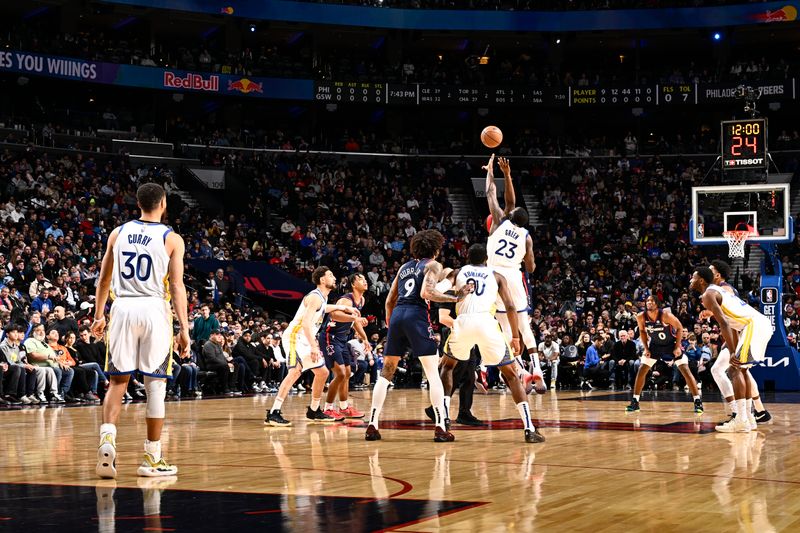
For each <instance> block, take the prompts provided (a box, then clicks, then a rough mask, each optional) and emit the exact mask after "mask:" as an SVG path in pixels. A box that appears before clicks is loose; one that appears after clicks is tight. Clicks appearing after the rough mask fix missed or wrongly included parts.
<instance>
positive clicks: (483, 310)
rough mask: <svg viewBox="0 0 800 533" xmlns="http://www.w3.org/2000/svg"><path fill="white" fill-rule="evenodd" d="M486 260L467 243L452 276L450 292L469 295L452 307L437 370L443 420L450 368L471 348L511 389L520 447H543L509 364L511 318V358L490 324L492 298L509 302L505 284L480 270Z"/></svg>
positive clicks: (513, 325) (513, 318)
mask: <svg viewBox="0 0 800 533" xmlns="http://www.w3.org/2000/svg"><path fill="white" fill-rule="evenodd" d="M486 259H487V258H486V247H485V246H483V245H482V244H473V245H472V246H470V248H469V251H468V252H467V261H468V263H469V264H467V265H466V266H464V267H462V268H461V269H460V270H459V271H458V273H457V274H456V284H455V288H456V290H460V289H461V288H463V287H464V286H465V285H472V292H471V293H469V294H467V295H466V296H465V297H464V299H463V300H462V301H461V302H459V303H457V304H456V319H455V322H454V323H453V330H452V332H451V333H450V337H449V338H448V339H447V343H446V344H445V351H444V352H445V353H444V355H445V357H444V359H443V360H442V366H441V369H440V375H441V378H442V383H443V385H444V394H445V416H446V417H447V418H449V417H450V412H449V411H450V402H449V398H450V395H451V394H452V392H453V390H452V389H453V368H454V367H455V366H456V363H457V362H458V361H466V360H468V359H469V354H470V351H471V350H472V347H473V346H475V345H477V346H478V349H479V350H480V352H481V362H482V363H483V364H484V365H487V366H497V367H498V368H499V369H500V372H501V374H502V375H503V377H504V378H505V380H506V383H507V384H508V388H509V389H510V390H511V395H512V397H513V398H514V402H515V403H516V404H517V409H518V410H519V414H520V417H521V418H522V423H523V424H524V429H525V442H532V443H535V442H544V436H542V434H541V433H539V430H538V429H536V427H535V426H534V425H533V419H532V418H531V409H530V405H528V398H527V395H526V394H525V388H524V386H523V384H522V381H521V380H520V378H519V376H518V375H517V370H516V364H515V363H516V361H515V359H514V356H515V355H517V354H519V351H520V347H519V325H518V322H517V318H518V317H517V314H516V313H511V314H510V315H509V316H508V321H509V326H510V329H511V332H512V336H511V346H512V347H513V350H514V352H513V354H512V352H511V348H510V347H509V345H508V343H507V342H506V338H505V336H504V335H503V332H502V331H501V330H500V325H499V324H498V323H497V320H495V319H494V314H495V310H496V302H497V299H498V298H500V299H501V300H502V301H503V302H504V303H505V305H506V306H511V305H512V304H513V297H512V295H511V292H510V291H509V288H508V282H507V281H506V279H505V278H504V277H503V276H502V275H501V274H499V273H497V272H495V271H494V269H493V268H492V267H489V266H486Z"/></svg>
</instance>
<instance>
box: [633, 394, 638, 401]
mask: <svg viewBox="0 0 800 533" xmlns="http://www.w3.org/2000/svg"><path fill="white" fill-rule="evenodd" d="M633 399H634V400H636V401H637V402H638V401H639V395H638V394H634V395H633Z"/></svg>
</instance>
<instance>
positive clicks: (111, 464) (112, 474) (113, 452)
mask: <svg viewBox="0 0 800 533" xmlns="http://www.w3.org/2000/svg"><path fill="white" fill-rule="evenodd" d="M94 471H95V472H96V473H97V475H98V476H99V477H101V478H103V479H114V478H116V477H117V443H116V442H115V441H114V435H112V434H111V433H103V435H101V436H100V446H98V448H97V466H96V467H95V469H94Z"/></svg>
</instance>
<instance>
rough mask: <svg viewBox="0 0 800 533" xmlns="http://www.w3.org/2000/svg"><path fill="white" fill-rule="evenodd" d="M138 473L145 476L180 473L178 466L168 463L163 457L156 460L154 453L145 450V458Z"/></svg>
mask: <svg viewBox="0 0 800 533" xmlns="http://www.w3.org/2000/svg"><path fill="white" fill-rule="evenodd" d="M137 473H138V474H139V475H140V476H143V477H161V476H174V475H176V474H177V473H178V467H177V466H175V465H171V464H169V463H167V462H166V461H165V460H164V458H163V457H162V458H161V459H159V460H158V461H156V460H155V459H154V458H153V456H152V455H150V454H149V453H147V452H144V460H143V461H142V464H141V466H139V470H138V471H137Z"/></svg>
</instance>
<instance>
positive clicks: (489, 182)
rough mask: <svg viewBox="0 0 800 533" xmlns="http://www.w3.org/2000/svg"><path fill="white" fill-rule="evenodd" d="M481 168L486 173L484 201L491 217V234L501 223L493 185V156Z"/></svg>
mask: <svg viewBox="0 0 800 533" xmlns="http://www.w3.org/2000/svg"><path fill="white" fill-rule="evenodd" d="M482 168H483V169H484V170H485V171H486V201H487V202H489V213H490V214H491V215H492V227H491V229H490V230H489V233H490V234H491V233H492V232H494V230H495V229H497V226H499V225H500V223H501V222H502V221H503V211H502V209H500V204H499V203H497V186H496V185H495V184H494V154H492V157H490V158H489V162H488V163H487V164H486V166H484V167H482Z"/></svg>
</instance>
